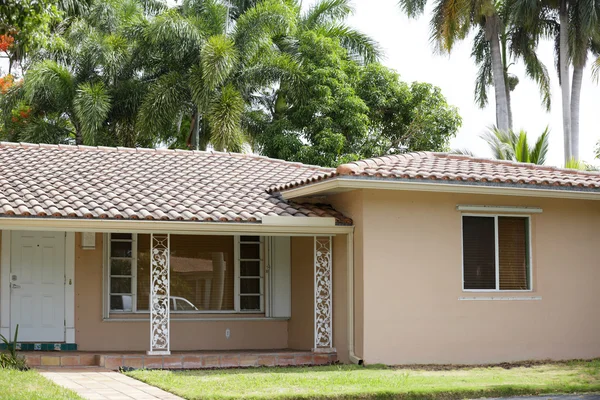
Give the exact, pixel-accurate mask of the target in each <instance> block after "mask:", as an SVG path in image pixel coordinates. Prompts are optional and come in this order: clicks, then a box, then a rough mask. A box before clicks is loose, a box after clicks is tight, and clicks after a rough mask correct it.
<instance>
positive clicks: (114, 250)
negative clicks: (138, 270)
mask: <svg viewBox="0 0 600 400" xmlns="http://www.w3.org/2000/svg"><path fill="white" fill-rule="evenodd" d="M134 244H135V242H134V240H133V235H132V234H131V233H113V234H111V235H110V242H109V251H110V257H109V266H108V267H109V270H110V278H109V296H110V310H111V311H123V312H131V311H133V293H134V287H133V283H134V280H133V278H134V275H135V271H134V268H135V262H134V254H133V246H134Z"/></svg>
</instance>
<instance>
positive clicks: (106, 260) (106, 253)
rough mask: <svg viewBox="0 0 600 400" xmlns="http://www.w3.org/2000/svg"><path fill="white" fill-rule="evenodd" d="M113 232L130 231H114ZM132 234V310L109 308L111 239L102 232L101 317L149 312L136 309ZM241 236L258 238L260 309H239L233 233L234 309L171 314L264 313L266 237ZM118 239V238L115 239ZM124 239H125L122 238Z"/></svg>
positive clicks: (237, 250)
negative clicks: (102, 299)
mask: <svg viewBox="0 0 600 400" xmlns="http://www.w3.org/2000/svg"><path fill="white" fill-rule="evenodd" d="M115 233H131V232H115ZM131 235H132V239H131V240H132V252H131V253H132V254H131V255H132V268H133V270H132V280H133V282H132V287H131V289H132V292H133V293H132V306H131V308H132V311H121V310H111V309H110V296H111V293H110V279H111V276H112V275H111V271H110V260H111V253H110V244H111V241H112V238H111V233H105V234H104V240H103V288H102V296H103V297H104V301H103V313H102V315H103V317H104V319H110V316H111V314H149V313H150V311H149V310H138V309H137V272H138V271H137V262H138V252H137V243H138V234H137V233H131ZM243 236H258V237H259V238H260V310H241V307H240V279H241V278H240V238H241V235H234V236H233V240H234V280H233V281H234V283H233V285H234V298H233V299H234V309H233V310H212V311H211V310H199V311H175V310H171V313H172V314H193V315H206V314H264V313H265V303H266V300H265V297H266V293H265V287H266V281H265V265H266V257H267V251H266V246H267V243H266V237H265V236H261V235H243ZM117 240H119V239H117ZM123 241H125V240H123Z"/></svg>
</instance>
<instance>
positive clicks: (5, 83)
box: [0, 74, 15, 93]
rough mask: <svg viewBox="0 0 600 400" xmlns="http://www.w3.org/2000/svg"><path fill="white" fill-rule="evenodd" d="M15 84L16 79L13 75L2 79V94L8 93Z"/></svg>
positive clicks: (0, 89)
mask: <svg viewBox="0 0 600 400" xmlns="http://www.w3.org/2000/svg"><path fill="white" fill-rule="evenodd" d="M14 82H15V77H14V76H12V75H11V74H8V75H6V76H5V77H3V78H0V92H1V93H6V92H7V91H8V89H10V88H11V86H12V85H13V83H14Z"/></svg>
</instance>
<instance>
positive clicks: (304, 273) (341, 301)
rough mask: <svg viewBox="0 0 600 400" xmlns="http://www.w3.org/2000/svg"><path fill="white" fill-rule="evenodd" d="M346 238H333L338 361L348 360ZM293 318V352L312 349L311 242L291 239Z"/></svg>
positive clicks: (334, 343) (311, 240) (334, 335)
mask: <svg viewBox="0 0 600 400" xmlns="http://www.w3.org/2000/svg"><path fill="white" fill-rule="evenodd" d="M346 241H347V236H346V235H337V236H334V237H333V243H332V248H333V259H332V268H333V281H332V287H333V299H332V302H333V303H332V304H333V347H335V348H336V350H337V354H338V360H339V361H340V362H347V361H348V341H347V333H346V332H347V309H346V303H347V290H346V287H347V280H346V268H347V243H346ZM291 253H292V254H291V255H292V318H291V319H290V321H289V325H288V329H289V337H288V344H289V346H290V348H292V349H298V350H310V349H312V348H313V347H314V239H313V237H293V238H292V252H291Z"/></svg>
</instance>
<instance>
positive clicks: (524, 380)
mask: <svg viewBox="0 0 600 400" xmlns="http://www.w3.org/2000/svg"><path fill="white" fill-rule="evenodd" d="M127 375H129V376H131V377H133V378H136V379H139V380H141V381H143V382H146V383H148V384H150V385H154V386H158V387H159V388H161V389H164V390H167V391H169V392H171V393H174V394H176V395H179V396H181V397H183V398H185V399H189V400H191V399H351V398H352V399H354V398H361V399H385V398H388V399H392V398H393V399H462V398H478V397H502V396H511V395H534V394H542V393H579V392H600V360H595V361H572V362H568V363H560V364H544V365H537V366H533V367H518V368H511V369H504V368H500V367H488V368H461V369H455V370H445V371H435V370H412V369H394V368H387V367H384V366H369V367H359V366H356V365H335V366H327V367H306V368H301V367H295V368H256V369H230V370H211V371H148V370H137V371H131V372H128V373H127Z"/></svg>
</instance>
